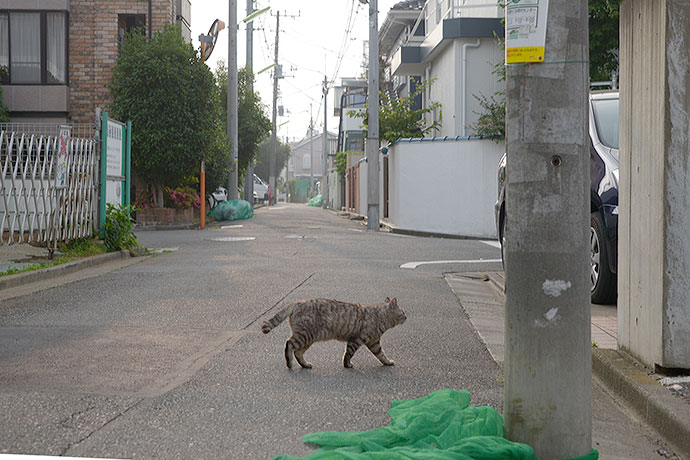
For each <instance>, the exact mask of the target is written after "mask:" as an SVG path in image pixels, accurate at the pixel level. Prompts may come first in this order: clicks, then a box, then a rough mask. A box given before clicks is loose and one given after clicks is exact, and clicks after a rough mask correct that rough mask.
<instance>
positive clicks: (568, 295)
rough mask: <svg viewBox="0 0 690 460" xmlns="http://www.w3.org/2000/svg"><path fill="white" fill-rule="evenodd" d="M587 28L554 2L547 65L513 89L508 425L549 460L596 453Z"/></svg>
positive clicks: (521, 76) (514, 71)
mask: <svg viewBox="0 0 690 460" xmlns="http://www.w3.org/2000/svg"><path fill="white" fill-rule="evenodd" d="M540 13H541V11H540ZM506 14H507V15H508V14H509V11H507V12H506ZM587 19H588V15H587V2H572V1H568V0H550V4H549V6H548V16H547V24H548V27H547V28H546V43H545V55H544V61H543V62H542V63H530V64H520V65H510V66H508V69H507V78H506V96H507V112H506V116H507V120H506V144H507V145H506V147H507V148H506V150H507V154H508V157H507V161H508V165H507V187H508V188H507V192H508V194H507V197H508V199H507V202H506V204H507V217H506V218H507V221H506V236H507V239H506V247H505V254H506V315H505V356H506V359H505V390H504V391H505V393H504V398H505V399H504V410H503V413H504V417H505V433H506V437H507V438H508V439H510V440H511V441H518V442H522V443H526V444H529V445H530V446H532V447H533V448H534V450H535V453H536V455H537V456H538V457H539V458H541V459H542V460H555V459H563V458H569V457H576V456H582V455H586V454H588V453H590V452H591V431H592V425H591V423H592V422H591V406H592V389H591V383H592V375H591V370H592V342H591V339H590V316H591V311H590V305H591V304H590V279H589V270H590V260H589V258H590V251H589V238H590V230H589V228H590V205H589V197H590V196H589V195H590V192H589V153H588V148H589V137H588V134H587V125H588V112H587V110H588V109H587V94H588V91H589V88H588V86H589V83H588V82H589V77H588V70H589V68H588V58H589V52H588V47H589V41H588V23H587ZM507 22H509V21H507ZM563 37H567V40H564V39H563Z"/></svg>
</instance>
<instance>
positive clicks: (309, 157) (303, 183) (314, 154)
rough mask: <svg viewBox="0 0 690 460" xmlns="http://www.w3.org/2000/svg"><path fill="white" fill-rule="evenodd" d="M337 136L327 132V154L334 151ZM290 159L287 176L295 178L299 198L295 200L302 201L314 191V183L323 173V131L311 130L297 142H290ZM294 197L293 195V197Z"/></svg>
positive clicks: (332, 154) (331, 153)
mask: <svg viewBox="0 0 690 460" xmlns="http://www.w3.org/2000/svg"><path fill="white" fill-rule="evenodd" d="M337 140H338V138H337V136H336V135H335V134H333V133H331V132H329V133H328V155H329V156H334V155H335V152H336V143H337ZM290 147H291V153H290V159H289V160H288V167H287V178H288V181H290V179H296V180H297V181H298V182H299V183H300V190H301V192H300V198H299V199H297V200H296V201H304V199H305V198H306V197H307V196H311V195H313V194H314V193H311V192H312V191H314V190H315V189H314V184H316V182H319V181H320V180H321V176H322V175H323V160H322V158H323V155H322V154H323V133H322V132H316V131H314V132H312V133H307V136H306V137H305V138H304V139H302V140H301V141H299V142H296V143H293V144H291V146H290ZM293 198H295V197H293Z"/></svg>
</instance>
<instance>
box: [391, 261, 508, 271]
mask: <svg viewBox="0 0 690 460" xmlns="http://www.w3.org/2000/svg"><path fill="white" fill-rule="evenodd" d="M500 261H501V259H479V260H427V261H425V262H406V263H404V264H402V265H401V266H400V268H413V269H414V268H417V267H419V266H420V265H434V264H487V263H490V262H500Z"/></svg>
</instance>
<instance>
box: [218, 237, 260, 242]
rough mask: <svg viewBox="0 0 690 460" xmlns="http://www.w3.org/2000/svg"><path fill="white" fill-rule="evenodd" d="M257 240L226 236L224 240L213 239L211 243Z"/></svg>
mask: <svg viewBox="0 0 690 460" xmlns="http://www.w3.org/2000/svg"><path fill="white" fill-rule="evenodd" d="M255 239H256V238H255V237H253V236H226V237H223V238H211V239H209V241H222V242H226V241H252V240H255Z"/></svg>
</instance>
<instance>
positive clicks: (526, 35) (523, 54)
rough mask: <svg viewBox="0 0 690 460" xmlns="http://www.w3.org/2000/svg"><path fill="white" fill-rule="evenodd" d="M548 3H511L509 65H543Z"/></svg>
mask: <svg viewBox="0 0 690 460" xmlns="http://www.w3.org/2000/svg"><path fill="white" fill-rule="evenodd" d="M548 10H549V0H508V1H507V3H506V34H505V37H506V64H517V63H524V62H544V50H545V46H546V20H547V18H548Z"/></svg>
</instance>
